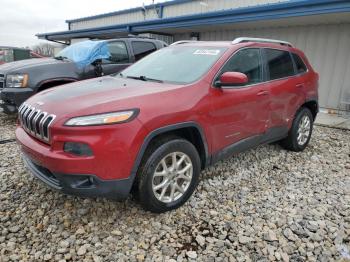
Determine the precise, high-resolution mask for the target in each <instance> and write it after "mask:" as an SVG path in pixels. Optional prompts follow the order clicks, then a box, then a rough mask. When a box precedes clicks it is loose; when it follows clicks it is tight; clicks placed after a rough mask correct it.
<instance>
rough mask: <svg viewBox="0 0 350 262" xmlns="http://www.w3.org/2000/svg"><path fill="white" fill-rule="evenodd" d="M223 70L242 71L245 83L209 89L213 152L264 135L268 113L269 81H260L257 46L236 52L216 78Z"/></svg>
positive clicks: (260, 73)
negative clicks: (246, 79)
mask: <svg viewBox="0 0 350 262" xmlns="http://www.w3.org/2000/svg"><path fill="white" fill-rule="evenodd" d="M224 72H241V73H244V74H246V75H247V77H248V83H247V84H245V85H243V86H231V87H226V86H225V87H221V88H214V87H213V88H212V89H211V101H212V110H211V113H210V121H211V135H212V137H213V144H212V150H213V152H214V154H215V152H218V151H221V150H223V149H225V148H227V147H229V146H232V145H233V144H236V143H238V142H239V141H244V139H246V140H249V138H254V137H255V136H258V135H261V134H263V133H264V132H265V131H266V125H267V120H268V116H269V92H268V84H267V83H264V82H263V81H264V76H263V63H262V56H261V50H260V49H258V48H247V49H242V50H240V51H238V52H237V53H235V54H234V55H233V56H232V57H231V58H230V59H229V60H228V61H227V62H226V64H225V65H224V67H223V68H222V69H221V70H220V73H219V74H218V75H217V78H216V80H218V79H219V78H220V75H221V74H223V73H224Z"/></svg>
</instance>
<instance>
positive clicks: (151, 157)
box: [138, 138, 201, 213]
mask: <svg viewBox="0 0 350 262" xmlns="http://www.w3.org/2000/svg"><path fill="white" fill-rule="evenodd" d="M200 166H201V165H200V158H199V154H198V152H197V150H196V148H195V147H194V146H193V144H191V143H190V142H188V141H187V140H184V139H180V138H177V139H173V140H170V141H167V142H165V143H163V144H161V145H160V146H156V145H155V146H153V147H152V148H150V150H148V154H147V155H146V157H145V159H144V163H143V164H142V165H141V168H140V170H139V173H138V175H139V181H138V193H139V201H140V203H141V205H142V206H143V208H144V209H146V210H149V211H151V212H155V213H161V212H166V211H169V210H172V209H175V208H178V207H179V206H181V205H183V204H184V203H185V202H186V201H187V200H188V198H189V197H190V196H191V195H192V193H193V191H194V190H195V188H196V186H197V184H198V180H199V174H200Z"/></svg>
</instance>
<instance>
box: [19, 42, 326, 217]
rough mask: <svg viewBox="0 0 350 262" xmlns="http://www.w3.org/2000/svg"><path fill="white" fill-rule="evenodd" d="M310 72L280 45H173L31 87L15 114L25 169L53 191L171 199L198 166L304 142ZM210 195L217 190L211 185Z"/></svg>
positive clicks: (181, 196) (308, 129) (191, 181)
mask: <svg viewBox="0 0 350 262" xmlns="http://www.w3.org/2000/svg"><path fill="white" fill-rule="evenodd" d="M318 79H319V77H318V74H317V73H316V72H315V71H314V70H313V68H312V67H311V65H310V63H309V62H308V60H307V58H306V57H305V55H304V54H303V53H302V52H301V51H300V50H298V49H297V48H294V47H292V46H291V44H289V43H287V42H283V41H276V40H268V39H254V38H238V39H236V40H234V41H233V42H182V43H176V44H174V45H172V46H170V47H167V48H164V49H161V50H159V51H157V52H155V53H153V54H151V55H149V56H147V57H146V58H144V59H142V60H140V61H139V62H137V63H135V64H134V65H132V66H130V67H129V68H127V69H125V70H123V71H122V72H121V73H119V74H115V75H111V76H106V77H103V78H100V79H94V80H88V81H83V82H79V83H72V84H68V85H65V86H62V87H59V88H55V89H51V90H47V91H44V92H41V93H39V94H37V95H35V96H33V97H32V98H30V99H29V100H28V101H26V102H25V103H24V104H23V105H22V106H21V107H20V110H19V123H20V124H19V125H18V127H17V129H16V136H17V140H18V141H19V143H20V145H21V147H22V151H23V156H24V161H25V163H26V165H27V167H28V169H29V170H30V171H31V172H32V173H33V174H34V175H35V176H36V177H37V178H39V179H40V180H42V181H43V182H44V183H46V184H48V185H49V186H51V187H52V188H55V189H58V190H61V191H62V192H64V193H68V194H76V195H80V196H90V197H98V196H103V197H108V198H113V199H122V198H125V197H126V196H128V194H129V193H130V192H131V191H132V189H133V192H134V193H135V194H138V196H139V201H140V202H141V204H142V206H143V207H144V208H145V209H147V210H150V211H152V212H164V211H168V210H171V209H174V208H177V207H179V206H181V205H182V204H183V203H184V202H185V201H186V200H187V199H188V198H189V197H190V196H191V194H192V193H193V191H194V190H195V188H196V186H197V183H198V180H199V177H200V171H201V170H202V169H203V168H205V167H206V166H208V165H211V164H213V163H215V162H217V161H219V160H221V159H223V158H226V157H229V156H232V155H233V154H235V153H238V152H241V151H244V150H246V149H249V148H252V147H255V146H257V145H260V144H264V143H271V142H275V141H280V143H281V145H283V147H285V148H286V149H289V150H292V151H302V150H304V149H305V147H306V146H307V145H308V143H309V141H310V137H311V133H312V128H313V122H314V119H315V118H316V114H317V112H318ZM218 190H220V188H218Z"/></svg>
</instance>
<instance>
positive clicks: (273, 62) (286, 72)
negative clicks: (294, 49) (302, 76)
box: [265, 49, 294, 80]
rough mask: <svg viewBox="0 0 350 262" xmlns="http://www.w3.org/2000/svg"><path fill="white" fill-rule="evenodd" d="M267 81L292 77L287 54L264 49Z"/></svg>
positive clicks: (291, 65) (292, 71)
mask: <svg viewBox="0 0 350 262" xmlns="http://www.w3.org/2000/svg"><path fill="white" fill-rule="evenodd" d="M265 55H266V63H267V66H268V72H269V79H270V80H274V79H279V78H284V77H288V76H292V75H294V66H293V61H292V57H291V56H290V54H289V52H287V51H282V50H276V49H265Z"/></svg>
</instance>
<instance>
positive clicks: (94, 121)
mask: <svg viewBox="0 0 350 262" xmlns="http://www.w3.org/2000/svg"><path fill="white" fill-rule="evenodd" d="M138 112H139V110H135V109H134V110H128V111H123V112H114V113H106V114H98V115H90V116H79V117H74V118H71V119H69V120H68V121H67V122H66V123H65V124H64V125H65V126H97V125H110V124H117V123H125V122H128V121H131V120H132V119H134V118H135V117H136V116H137V114H138Z"/></svg>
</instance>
